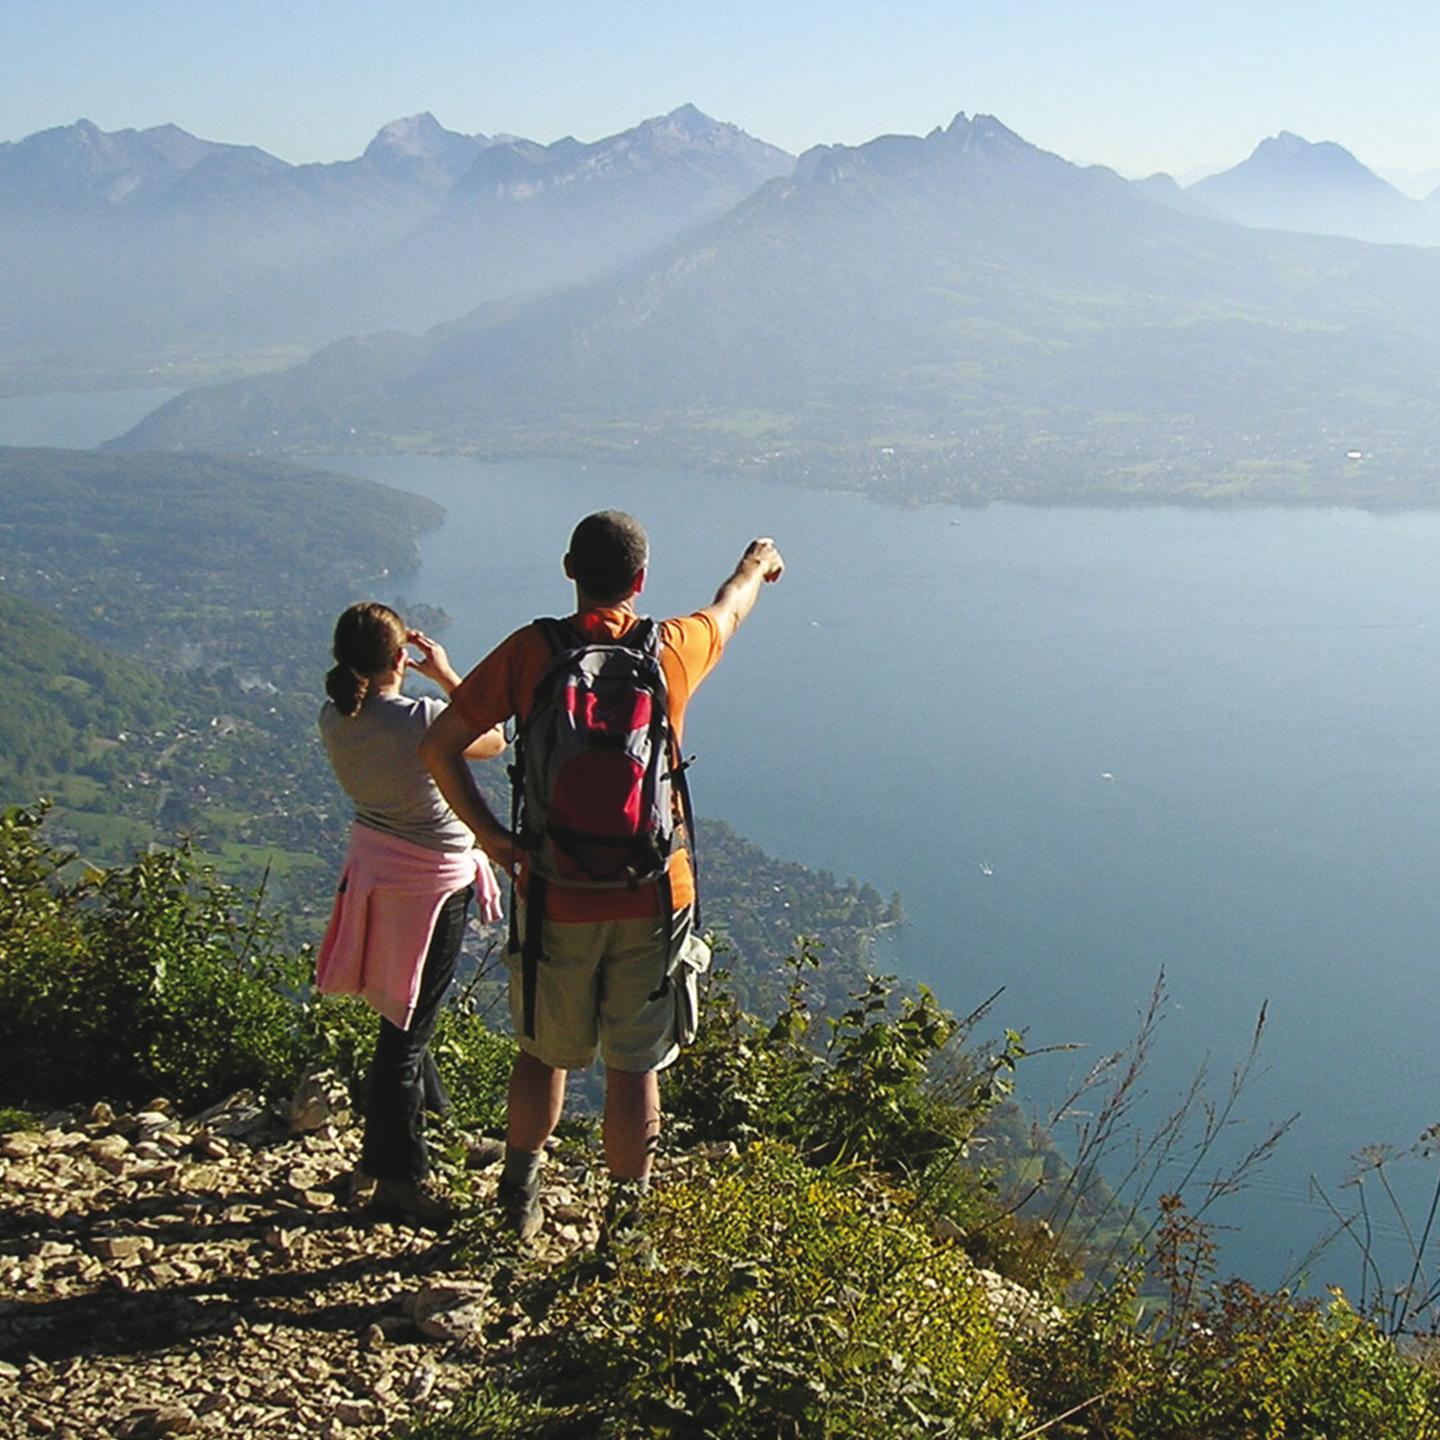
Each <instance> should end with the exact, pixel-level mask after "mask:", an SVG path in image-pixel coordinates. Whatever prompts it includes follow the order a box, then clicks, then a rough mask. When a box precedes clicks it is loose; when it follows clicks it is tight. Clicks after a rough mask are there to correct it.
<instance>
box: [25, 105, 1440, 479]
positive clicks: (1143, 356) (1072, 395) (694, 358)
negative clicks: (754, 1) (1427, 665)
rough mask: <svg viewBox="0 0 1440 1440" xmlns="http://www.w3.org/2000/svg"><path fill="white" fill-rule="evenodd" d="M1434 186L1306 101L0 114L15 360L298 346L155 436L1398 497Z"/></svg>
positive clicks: (206, 393)
mask: <svg viewBox="0 0 1440 1440" xmlns="http://www.w3.org/2000/svg"><path fill="white" fill-rule="evenodd" d="M1436 216H1440V201H1436V200H1435V199H1434V197H1432V198H1431V199H1430V200H1427V201H1424V202H1421V201H1416V200H1412V199H1410V198H1408V197H1406V196H1404V195H1402V194H1400V192H1398V191H1396V190H1395V189H1394V188H1393V187H1391V186H1389V185H1387V184H1386V183H1385V182H1384V181H1382V180H1380V179H1379V178H1378V177H1377V176H1375V175H1374V174H1373V173H1372V172H1370V171H1369V170H1367V169H1366V168H1365V167H1364V166H1363V165H1361V164H1360V162H1359V161H1358V160H1356V159H1355V158H1354V157H1353V156H1352V155H1350V154H1349V152H1348V151H1345V150H1344V149H1343V148H1341V147H1340V146H1338V145H1335V144H1331V143H1322V144H1311V143H1310V142H1308V141H1305V140H1302V139H1300V138H1299V137H1297V136H1294V135H1291V134H1289V133H1282V134H1281V135H1280V136H1278V137H1275V138H1274V139H1271V140H1267V141H1265V142H1263V143H1262V144H1261V145H1260V146H1259V147H1258V148H1257V150H1256V151H1255V153H1254V154H1253V155H1252V156H1251V157H1249V159H1247V160H1246V161H1244V162H1243V163H1242V164H1240V165H1237V166H1235V167H1234V168H1233V169H1231V170H1229V171H1227V172H1225V173H1223V174H1221V175H1217V176H1212V177H1210V178H1208V179H1206V180H1204V181H1201V182H1199V183H1198V184H1196V185H1194V186H1191V187H1190V188H1188V189H1184V190H1182V189H1181V188H1180V187H1179V186H1177V185H1175V184H1174V183H1173V182H1172V181H1170V180H1169V179H1168V177H1165V176H1155V177H1152V178H1151V179H1150V180H1148V181H1145V182H1140V183H1134V184H1132V183H1130V182H1127V181H1125V180H1122V179H1121V178H1120V177H1119V176H1117V175H1115V174H1114V173H1113V172H1112V171H1109V170H1107V169H1105V168H1103V167H1079V166H1076V165H1073V164H1071V163H1069V162H1067V161H1066V160H1064V159H1062V158H1061V157H1059V156H1057V155H1053V154H1049V153H1047V152H1044V151H1041V150H1039V149H1037V148H1036V147H1035V146H1033V145H1031V144H1029V143H1028V142H1026V141H1025V140H1024V139H1022V138H1021V137H1020V136H1018V135H1016V134H1014V133H1013V132H1012V131H1010V130H1009V129H1007V128H1006V127H1005V126H1004V125H1003V124H1002V123H1001V122H1000V121H999V120H997V119H995V118H993V117H988V116H977V117H975V118H974V119H970V118H968V117H966V116H965V115H963V114H962V115H960V116H957V117H956V119H955V121H954V122H953V123H952V124H950V125H949V126H948V127H946V128H944V129H937V130H935V131H933V132H932V133H931V134H930V135H928V136H925V137H923V138H921V137H915V136H883V137H880V138H878V139H876V140H874V141H872V142H870V143H869V144H866V145H861V146H853V147H850V146H820V147H816V148H815V149H813V150H811V151H808V152H807V153H806V154H805V155H804V156H802V157H801V158H800V160H799V161H798V162H796V161H794V160H793V159H792V157H790V156H788V155H786V154H784V153H783V152H782V151H780V150H777V149H776V148H775V147H773V146H769V145H767V144H765V143H764V142H763V141H760V140H757V139H754V138H752V137H750V136H748V135H746V134H745V133H744V132H743V131H742V130H740V129H738V128H737V127H736V126H734V125H729V124H723V123H720V122H717V121H714V120H711V119H709V118H708V117H706V116H704V115H703V114H701V113H700V112H699V111H698V110H696V109H695V108H694V107H693V106H689V105H686V106H681V107H680V108H679V109H677V110H674V111H672V112H671V113H670V114H668V115H666V116H662V117H658V118H655V119H651V120H647V121H645V122H643V123H641V124H639V125H637V126H635V127H634V128H632V129H630V130H627V131H624V132H622V133H621V134H619V135H615V136H611V137H609V138H608V139H605V140H601V141H597V142H594V143H590V144H587V143H582V142H580V141H576V140H573V139H564V140H560V141H557V142H555V143H554V144H550V145H540V144H537V143H535V142H532V141H528V140H523V139H517V138H514V137H508V136H501V137H493V136H485V135H462V134H458V133H456V132H454V131H450V130H447V129H445V128H444V127H443V126H441V125H440V124H439V123H438V122H437V121H436V120H435V119H434V118H433V117H432V116H430V115H420V116H415V117H411V118H409V119H406V120H400V121H395V122H393V123H391V124H389V125H387V126H385V127H384V128H383V129H382V130H381V131H380V132H379V133H378V134H377V135H376V137H375V138H374V140H372V142H371V143H370V144H369V145H368V146H367V148H366V149H365V151H364V153H363V154H362V155H360V156H358V157H357V158H355V159H354V160H348V161H342V162H337V163H334V164H324V165H289V164H287V163H286V162H284V161H281V160H279V159H277V158H276V157H274V156H271V155H267V154H266V153H265V152H264V151H261V150H258V149H255V148H253V147H246V146H236V145H218V144H214V143H211V142H208V141H205V140H200V139H197V138H196V137H194V136H191V135H188V134H187V133H186V132H184V131H183V130H180V129H178V128H177V127H175V126H162V127H158V128H156V129H153V130H146V131H138V132H137V131H119V132H115V133H112V134H105V133H104V132H101V131H99V130H98V129H97V128H96V127H95V126H93V125H90V124H88V123H87V122H83V121H82V122H78V123H77V124H75V125H73V126H68V127H64V128H61V129H58V130H52V131H46V132H43V133H42V134H39V135H35V136H31V137H29V138H28V139H26V140H24V141H20V142H17V143H15V144H9V145H0V263H3V264H4V265H5V268H6V273H7V276H8V277H10V278H11V280H12V284H11V286H10V297H11V298H10V303H9V304H8V305H7V306H6V307H5V308H4V310H3V312H0V380H4V382H5V383H7V384H9V386H10V387H11V388H12V389H13V388H17V387H19V388H23V387H24V386H25V385H26V384H27V383H28V384H30V385H31V388H35V387H36V386H37V385H40V384H42V383H44V382H46V381H48V382H50V384H51V385H52V387H53V386H54V385H55V384H85V383H87V382H88V383H92V384H93V383H96V376H97V375H104V374H119V375H124V376H126V377H127V378H131V383H134V378H133V377H137V376H140V375H143V374H145V373H152V374H156V375H157V376H159V377H161V378H163V377H164V376H166V375H167V374H169V373H171V372H170V370H169V368H168V366H167V364H166V362H167V361H168V360H172V359H173V360H175V361H176V362H177V363H178V365H179V367H180V373H183V374H185V375H187V376H194V375H196V374H197V373H199V374H203V373H205V366H206V365H207V364H208V365H211V366H212V367H213V368H212V370H211V373H223V368H224V367H225V366H229V367H230V368H231V373H234V370H235V368H236V367H243V368H244V369H248V370H249V371H251V372H252V374H253V372H255V371H257V370H262V369H265V368H267V364H266V363H265V362H266V359H267V355H268V368H269V369H270V370H271V371H273V372H274V373H271V374H268V375H262V376H261V377H260V378H252V379H249V380H245V381H241V382H237V383H235V384H232V385H229V386H220V387H218V388H214V389H210V390H203V391H196V392H193V393H191V394H187V395H186V396H184V397H182V398H181V399H179V400H177V401H176V402H175V403H174V404H172V405H171V406H169V407H167V408H165V409H164V410H162V411H161V412H160V413H158V414H157V415H155V416H153V417H152V418H151V419H150V420H149V421H147V422H146V423H145V424H144V425H142V426H141V427H139V429H137V431H135V432H134V433H133V434H132V435H131V436H129V437H126V439H125V441H124V443H125V444H126V445H127V446H132V447H133V446H146V445H148V446H156V447H162V448H168V447H186V448H218V449H242V450H263V451H269V452H292V451H293V452H301V453H303V452H307V451H323V450H327V449H353V448H357V447H358V448H389V447H399V448H419V449H449V450H466V451H474V452H480V453H488V454H516V453H556V452H557V451H558V452H563V453H577V452H583V453H589V454H607V455H611V456H614V455H623V456H624V457H626V458H628V459H635V460H640V461H645V460H652V461H657V462H661V461H663V462H664V463H683V464H696V465H716V466H720V467H731V466H735V465H739V464H746V465H763V466H765V467H767V468H769V469H770V471H771V472H772V473H777V474H784V475H791V476H796V477H799V478H809V479H812V480H820V481H824V482H827V483H828V482H834V483H841V484H846V485H860V486H862V487H865V488H872V489H875V490H877V491H881V492H884V493H890V494H895V493H900V494H905V495H908V496H910V497H912V498H928V497H934V496H938V495H948V496H953V497H976V498H982V497H986V496H993V495H997V494H1010V495H1014V494H1026V495H1047V496H1049V495H1056V494H1072V495H1074V494H1095V495H1107V496H1115V495H1124V496H1132V495H1141V496H1173V495H1177V494H1178V495H1203V496H1206V497H1211V498H1213V497H1216V496H1224V495H1233V496H1243V497H1250V498H1254V497H1257V496H1264V497H1269V498H1286V499H1305V498H1316V497H1318V496H1336V495H1343V496H1344V497H1347V498H1351V499H1359V500H1363V501H1365V502H1366V503H1372V502H1373V503H1383V502H1384V501H1386V500H1392V499H1394V498H1396V497H1397V496H1402V495H1403V496H1408V497H1410V498H1414V496H1415V494H1416V493H1417V486H1418V487H1427V486H1431V485H1433V479H1432V478H1431V477H1432V474H1433V469H1434V466H1433V460H1434V456H1435V455H1436V454H1437V453H1440V446H1437V440H1436V426H1437V422H1436V420H1435V419H1433V418H1432V411H1433V406H1432V404H1431V397H1432V395H1433V393H1434V390H1435V382H1436V380H1437V378H1440V372H1437V356H1436V345H1437V337H1440V326H1437V324H1436V321H1437V320H1440V314H1437V310H1440V284H1437V281H1440V246H1436V245H1430V244H1428V243H1426V244H1423V245H1422V244H1418V243H1408V244H1397V243H1394V242H1397V241H1411V242H1419V241H1426V240H1428V239H1430V238H1436V237H1440V230H1435V229H1432V228H1430V227H1432V225H1433V224H1434V221H1433V220H1432V217H1436ZM1237 221H1238V222H1239V223H1235V222H1237ZM1306 231H1310V232H1318V233H1314V234H1308V235H1307V234H1304V233H1301V232H1306ZM1282 232H1285V233H1282ZM1336 232H1343V233H1344V234H1348V235H1351V236H1355V237H1360V238H1361V239H1363V240H1364V241H1366V242H1386V243H1383V244H1380V243H1358V242H1357V241H1356V240H1353V239H1344V238H1335V237H1336ZM455 317H458V318H455ZM427 327H430V328H427ZM387 331H388V332H391V333H375V332H387ZM397 331H401V332H405V333H393V332H397ZM421 332H424V333H421ZM342 337H345V338H342ZM356 337H359V338H356ZM327 342H328V343H327ZM311 352H315V353H313V354H311V358H310V359H308V360H305V361H304V362H303V363H301V364H298V365H294V366H293V368H291V369H289V370H285V371H278V370H276V369H275V366H276V364H277V362H278V361H281V360H284V359H285V358H286V357H287V356H288V357H289V358H290V359H291V360H292V361H293V360H297V359H299V357H301V356H303V355H305V354H308V353H311ZM27 367H28V368H27ZM106 367H108V370H107V369H106ZM1356 456H1358V457H1360V458H1359V460H1358V461H1357V460H1356V459H1355V458H1354V457H1356ZM1337 487H1338V488H1337ZM1427 493H1428V492H1427Z"/></svg>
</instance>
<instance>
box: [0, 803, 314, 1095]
mask: <svg viewBox="0 0 1440 1440" xmlns="http://www.w3.org/2000/svg"><path fill="white" fill-rule="evenodd" d="M40 820H41V815H40V814H39V813H38V812H34V811H23V810H13V809H12V810H8V811H6V812H5V813H4V815H3V816H0V1094H4V1095H5V1096H7V1097H12V1098H17V1099H35V1100H38V1099H44V1100H46V1101H52V1102H53V1101H61V1102H64V1101H69V1100H85V1099H93V1098H94V1097H95V1096H97V1095H107V1096H110V1097H112V1098H117V1099H143V1098H145V1097H147V1096H149V1095H152V1094H156V1093H165V1094H169V1095H173V1096H175V1097H176V1098H177V1099H180V1100H182V1101H185V1102H200V1101H204V1100H207V1099H212V1098H214V1097H215V1096H217V1095H219V1094H221V1093H223V1092H225V1091H227V1090H231V1089H235V1088H237V1087H239V1086H247V1085H248V1086H254V1087H256V1088H258V1089H262V1090H275V1089H278V1088H283V1086H285V1085H286V1084H288V1083H290V1082H291V1081H293V1079H294V1076H295V1073H296V1071H297V1070H298V1068H299V1067H300V1065H301V1063H302V1061H303V1056H304V1046H303V1028H302V1024H301V1012H300V1010H299V1009H298V1007H297V1005H296V1003H295V999H294V997H295V995H296V994H297V993H298V991H299V990H300V988H301V987H302V986H303V984H304V979H305V970H306V968H307V967H306V962H305V961H304V960H302V959H300V958H297V957H294V956H289V955H286V954H285V953H283V952H282V951H281V950H280V949H279V948H278V947H277V946H276V945H275V943H274V941H275V934H274V927H273V925H272V924H271V923H270V922H268V921H267V920H266V919H265V918H264V917H263V916H262V915H261V913H260V909H259V903H258V900H257V899H256V898H255V897H253V896H252V897H243V896H241V895H240V894H239V893H237V892H236V891H233V890H232V889H231V888H230V887H228V886H226V885H223V884H221V883H220V882H219V881H217V880H216V878H215V876H214V874H213V872H212V871H210V870H208V869H207V868H205V867H203V866H200V865H198V864H197V863H196V862H195V860H194V859H193V857H191V856H190V855H189V854H188V853H187V852H185V851H183V850H181V851H171V850H162V851H156V852H153V853H151V854H148V855H142V856H140V857H138V858H137V859H136V860H135V861H134V862H133V863H132V864H130V865H126V866H118V867H115V868H113V869H108V870H101V871H93V870H92V871H87V872H86V873H84V874H83V875H81V876H80V877H79V878H76V879H70V878H67V876H66V873H65V872H66V867H67V865H68V864H69V863H70V861H71V858H72V857H70V856H68V855H67V854H65V853H64V852H61V851H57V850H55V849H54V848H53V847H52V846H50V845H49V844H48V843H47V842H46V841H45V840H44V839H43V838H42V837H41V835H40V834H39V825H40Z"/></svg>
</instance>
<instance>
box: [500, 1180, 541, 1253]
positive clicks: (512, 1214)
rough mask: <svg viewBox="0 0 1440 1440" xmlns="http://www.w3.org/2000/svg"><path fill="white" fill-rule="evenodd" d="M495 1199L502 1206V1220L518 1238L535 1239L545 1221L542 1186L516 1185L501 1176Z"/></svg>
mask: <svg viewBox="0 0 1440 1440" xmlns="http://www.w3.org/2000/svg"><path fill="white" fill-rule="evenodd" d="M495 1201H496V1204H497V1205H499V1207H500V1221H501V1224H503V1225H504V1227H505V1228H506V1229H507V1230H508V1231H510V1233H511V1234H512V1235H514V1236H515V1238H516V1239H517V1240H533V1239H534V1238H535V1237H536V1236H537V1235H538V1234H539V1233H540V1227H541V1226H542V1225H543V1224H544V1223H545V1211H544V1210H543V1209H542V1208H541V1206H540V1187H539V1185H535V1186H533V1187H531V1188H528V1189H527V1188H526V1187H525V1186H523V1185H514V1184H511V1182H510V1181H508V1180H507V1179H505V1177H504V1176H503V1175H502V1176H501V1177H500V1184H499V1186H498V1187H497V1188H496V1191H495Z"/></svg>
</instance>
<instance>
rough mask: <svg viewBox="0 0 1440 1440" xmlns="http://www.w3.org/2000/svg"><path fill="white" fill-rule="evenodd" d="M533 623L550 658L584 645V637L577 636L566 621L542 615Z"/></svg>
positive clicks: (572, 627) (576, 632)
mask: <svg viewBox="0 0 1440 1440" xmlns="http://www.w3.org/2000/svg"><path fill="white" fill-rule="evenodd" d="M534 623H535V628H536V629H537V630H538V631H539V632H540V634H541V635H542V636H543V637H544V639H545V643H546V644H547V645H548V646H549V647H550V654H551V656H552V657H553V656H556V655H559V654H561V653H562V652H563V651H565V650H578V649H580V648H581V646H583V645H584V644H585V638H584V636H582V635H581V634H579V632H578V631H577V630H576V629H575V627H574V626H573V625H572V624H571V623H570V622H569V621H568V620H557V619H555V618H554V617H553V616H544V615H542V616H540V617H539V618H538V619H537V620H536V621H535V622H534Z"/></svg>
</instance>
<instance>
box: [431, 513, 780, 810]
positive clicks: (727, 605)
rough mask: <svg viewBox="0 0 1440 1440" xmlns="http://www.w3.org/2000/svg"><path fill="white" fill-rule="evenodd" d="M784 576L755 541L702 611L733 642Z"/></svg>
mask: <svg viewBox="0 0 1440 1440" xmlns="http://www.w3.org/2000/svg"><path fill="white" fill-rule="evenodd" d="M784 573H785V561H784V559H783V558H782V557H781V555H780V552H779V551H778V550H777V549H776V548H775V542H774V541H773V540H771V539H769V538H762V539H759V540H752V541H751V542H750V543H749V545H747V546H746V547H745V553H744V554H743V555H742V556H741V557H740V563H739V564H738V565H736V567H735V569H734V570H733V571H732V572H731V575H730V578H729V579H728V580H726V581H725V583H724V584H723V585H722V586H721V587H720V588H719V589H718V590H717V591H716V592H715V600H714V603H713V604H711V605H707V606H706V607H705V609H704V610H703V611H701V614H704V615H708V616H710V618H711V619H712V620H713V621H714V622H715V625H716V628H717V629H718V630H719V631H720V640H721V643H722V644H723V643H726V642H728V641H729V639H730V637H731V636H732V635H733V634H734V633H735V632H736V631H737V630H738V629H739V628H740V623H741V621H743V620H744V619H745V617H746V616H747V615H748V614H749V613H750V612H751V610H753V609H754V608H755V601H756V599H757V598H758V597H759V594H760V587H761V586H762V585H773V584H774V583H775V582H776V581H777V580H778V579H779V578H780V577H781V575H783V574H784ZM442 788H443V787H442Z"/></svg>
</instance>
